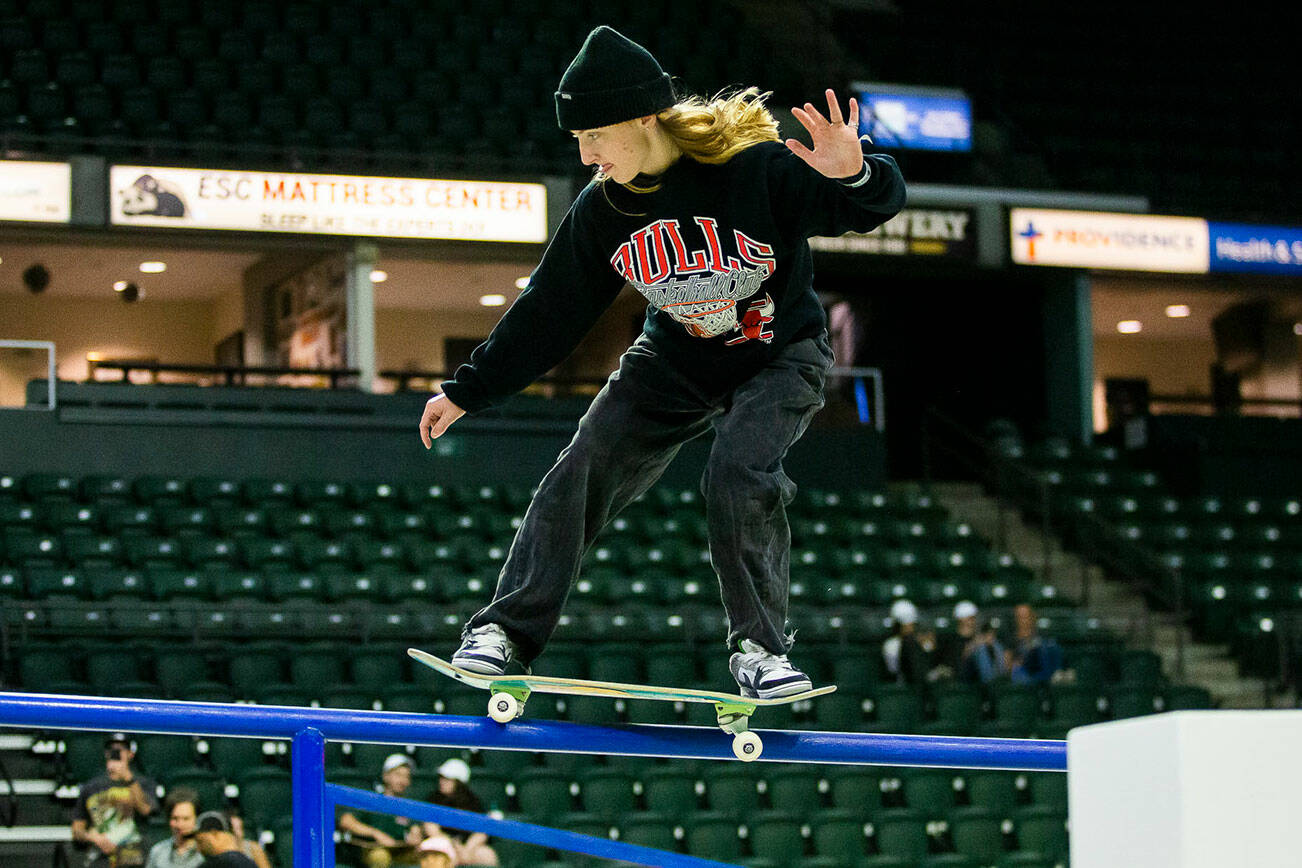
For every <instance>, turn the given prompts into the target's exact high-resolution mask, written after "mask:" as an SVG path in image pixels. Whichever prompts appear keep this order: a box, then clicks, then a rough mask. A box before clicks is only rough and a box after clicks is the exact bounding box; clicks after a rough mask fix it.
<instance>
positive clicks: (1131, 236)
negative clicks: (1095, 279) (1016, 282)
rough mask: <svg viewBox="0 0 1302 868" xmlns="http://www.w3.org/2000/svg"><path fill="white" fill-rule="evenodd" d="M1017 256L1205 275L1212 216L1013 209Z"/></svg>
mask: <svg viewBox="0 0 1302 868" xmlns="http://www.w3.org/2000/svg"><path fill="white" fill-rule="evenodd" d="M1008 223H1009V229H1010V232H1011V236H1012V237H1011V244H1012V258H1013V262H1015V263H1017V264H1019V265H1054V266H1060V267H1062V266H1065V267H1075V268H1117V269H1125V270H1128V271H1159V272H1175V273H1183V274H1205V273H1206V272H1207V271H1208V269H1209V267H1210V253H1209V250H1208V241H1207V221H1205V220H1200V219H1197V218H1194V217H1157V216H1153V215H1149V214H1115V213H1105V212H1097V211H1054V210H1047V209H1038V208H1013V209H1011V210H1010V211H1009V216H1008Z"/></svg>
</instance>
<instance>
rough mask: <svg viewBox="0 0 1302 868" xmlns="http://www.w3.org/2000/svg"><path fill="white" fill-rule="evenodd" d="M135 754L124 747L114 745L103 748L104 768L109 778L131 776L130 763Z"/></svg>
mask: <svg viewBox="0 0 1302 868" xmlns="http://www.w3.org/2000/svg"><path fill="white" fill-rule="evenodd" d="M135 756H136V755H135V754H134V753H132V752H131V750H130V749H129V748H127V747H126V746H125V745H120V744H114V745H109V746H108V747H106V748H104V768H105V769H106V770H107V771H108V774H109V777H111V778H127V777H130V776H131V761H132V760H133V759H135Z"/></svg>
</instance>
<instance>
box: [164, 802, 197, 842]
mask: <svg viewBox="0 0 1302 868" xmlns="http://www.w3.org/2000/svg"><path fill="white" fill-rule="evenodd" d="M194 818H195V813H194V805H192V804H190V803H189V802H177V803H176V804H175V805H173V806H172V813H170V814H168V815H167V825H168V826H170V827H171V829H172V837H174V838H175V839H176V842H177V843H178V844H180V843H182V842H183V841H184V840H185V836H186V835H188V834H190V833H191V832H193V831H194Z"/></svg>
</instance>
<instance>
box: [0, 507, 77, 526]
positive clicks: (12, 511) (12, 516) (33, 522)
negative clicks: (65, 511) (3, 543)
mask: <svg viewBox="0 0 1302 868" xmlns="http://www.w3.org/2000/svg"><path fill="white" fill-rule="evenodd" d="M63 506H69V504H63ZM43 519H44V510H43V509H42V508H40V507H37V506H36V505H34V504H31V503H15V502H6V501H0V528H4V530H5V533H6V534H8V533H9V531H10V530H19V529H21V530H25V531H27V532H30V533H35V532H37V530H38V529H39V528H40V527H41V526H42V524H43Z"/></svg>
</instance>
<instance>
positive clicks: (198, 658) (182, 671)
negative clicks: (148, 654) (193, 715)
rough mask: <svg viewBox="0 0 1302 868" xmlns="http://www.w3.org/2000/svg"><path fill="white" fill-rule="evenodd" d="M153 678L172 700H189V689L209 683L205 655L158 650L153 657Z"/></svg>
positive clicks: (176, 650) (195, 652) (198, 652)
mask: <svg viewBox="0 0 1302 868" xmlns="http://www.w3.org/2000/svg"><path fill="white" fill-rule="evenodd" d="M154 678H155V680H156V681H157V682H158V684H159V686H160V687H162V688H163V690H165V691H166V692H167V694H168V695H169V696H170V697H172V698H173V699H189V696H188V693H189V691H190V688H191V687H193V686H195V685H197V684H207V683H210V678H209V672H208V658H207V655H206V654H205V653H204V652H202V651H187V650H182V649H177V648H168V649H166V650H163V649H160V650H159V651H157V652H156V653H155V655H154Z"/></svg>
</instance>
